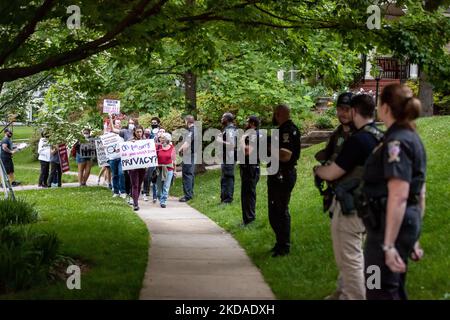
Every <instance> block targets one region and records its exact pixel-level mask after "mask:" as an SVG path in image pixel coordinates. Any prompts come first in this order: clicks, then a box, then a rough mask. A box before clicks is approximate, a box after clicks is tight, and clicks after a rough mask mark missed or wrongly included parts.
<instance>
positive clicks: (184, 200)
mask: <svg viewBox="0 0 450 320" xmlns="http://www.w3.org/2000/svg"><path fill="white" fill-rule="evenodd" d="M189 200H191V199H189V198H186V197H181V198H180V199H178V201H180V202H188V201H189Z"/></svg>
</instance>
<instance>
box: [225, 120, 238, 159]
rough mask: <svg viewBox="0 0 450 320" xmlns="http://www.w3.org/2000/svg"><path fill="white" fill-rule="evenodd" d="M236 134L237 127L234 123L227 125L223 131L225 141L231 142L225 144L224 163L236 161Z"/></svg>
mask: <svg viewBox="0 0 450 320" xmlns="http://www.w3.org/2000/svg"><path fill="white" fill-rule="evenodd" d="M236 134H237V132H236V127H235V126H234V125H233V124H229V125H227V126H226V127H225V129H224V131H223V133H222V139H223V141H225V142H229V143H230V144H231V145H228V144H225V143H224V144H223V151H222V152H223V153H222V154H223V163H227V164H232V163H233V162H234V161H236V156H237V152H236V142H237V136H236Z"/></svg>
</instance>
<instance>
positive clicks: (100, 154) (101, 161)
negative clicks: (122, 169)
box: [95, 139, 108, 167]
mask: <svg viewBox="0 0 450 320" xmlns="http://www.w3.org/2000/svg"><path fill="white" fill-rule="evenodd" d="M95 149H96V151H97V162H98V166H99V167H104V166H106V165H107V164H108V157H107V156H106V152H105V148H104V147H103V143H102V140H100V139H96V140H95Z"/></svg>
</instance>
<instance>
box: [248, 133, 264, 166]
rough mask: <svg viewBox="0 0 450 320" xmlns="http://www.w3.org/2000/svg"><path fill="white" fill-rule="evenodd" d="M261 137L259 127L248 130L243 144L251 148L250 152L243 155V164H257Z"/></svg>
mask: <svg viewBox="0 0 450 320" xmlns="http://www.w3.org/2000/svg"><path fill="white" fill-rule="evenodd" d="M261 139H263V136H262V134H261V132H260V131H259V129H255V130H254V131H250V133H249V135H248V136H246V137H245V145H246V146H249V147H250V148H251V153H250V154H248V155H245V164H255V165H256V164H259V145H260V141H261ZM250 161H251V163H250Z"/></svg>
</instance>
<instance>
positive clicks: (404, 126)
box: [364, 84, 426, 300]
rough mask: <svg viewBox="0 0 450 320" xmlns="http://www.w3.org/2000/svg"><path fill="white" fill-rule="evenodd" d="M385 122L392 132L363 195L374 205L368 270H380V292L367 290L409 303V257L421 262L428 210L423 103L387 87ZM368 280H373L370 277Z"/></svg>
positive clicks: (368, 172)
mask: <svg viewBox="0 0 450 320" xmlns="http://www.w3.org/2000/svg"><path fill="white" fill-rule="evenodd" d="M380 102H381V106H380V108H379V111H378V115H379V117H380V119H381V120H382V121H383V122H384V124H385V125H386V127H387V128H388V130H387V132H386V134H385V137H384V140H383V142H382V144H380V145H379V147H377V149H376V150H375V152H374V153H373V154H372V155H371V157H370V158H369V159H368V161H367V165H366V169H365V172H364V193H365V195H366V199H369V201H368V203H370V206H369V210H368V215H367V216H366V217H365V219H364V221H365V224H366V227H367V242H366V248H365V252H364V256H365V262H366V267H369V266H378V267H379V268H380V269H379V270H380V271H381V289H376V288H373V289H372V288H371V287H369V286H368V288H367V298H368V299H402V300H403V299H407V294H406V291H405V280H406V270H407V262H408V258H412V260H420V259H421V257H422V255H423V251H422V249H421V248H420V246H419V242H418V241H419V234H420V229H421V224H422V218H423V214H424V209H425V176H426V156H425V149H424V146H423V144H422V142H421V140H420V138H419V136H418V134H417V133H416V131H415V125H414V120H415V119H416V118H418V117H419V115H420V109H421V104H420V101H419V100H418V99H416V98H414V97H413V93H412V91H411V89H409V88H408V87H407V86H405V85H400V84H393V85H389V86H387V87H385V89H384V90H383V92H382V94H381V97H380ZM367 276H370V275H369V274H367Z"/></svg>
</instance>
